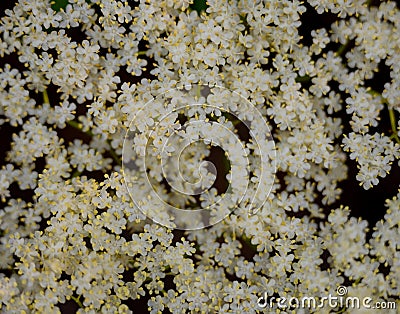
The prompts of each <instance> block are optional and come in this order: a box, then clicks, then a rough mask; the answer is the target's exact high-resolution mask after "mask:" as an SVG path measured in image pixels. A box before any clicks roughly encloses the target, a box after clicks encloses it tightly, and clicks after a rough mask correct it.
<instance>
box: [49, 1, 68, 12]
mask: <svg viewBox="0 0 400 314" xmlns="http://www.w3.org/2000/svg"><path fill="white" fill-rule="evenodd" d="M50 4H51V8H52V9H53V10H54V11H56V12H58V11H60V10H61V9H63V10H64V9H65V8H66V7H67V4H68V0H54V1H51V2H50Z"/></svg>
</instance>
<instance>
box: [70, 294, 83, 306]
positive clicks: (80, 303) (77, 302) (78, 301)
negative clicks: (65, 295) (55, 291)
mask: <svg viewBox="0 0 400 314" xmlns="http://www.w3.org/2000/svg"><path fill="white" fill-rule="evenodd" d="M80 297H81V296H79V297H77V298H75V297H74V296H71V299H72V300H74V301H75V303H76V304H78V306H79V307H80V308H83V304H82V302H81V301H80V300H79V299H80Z"/></svg>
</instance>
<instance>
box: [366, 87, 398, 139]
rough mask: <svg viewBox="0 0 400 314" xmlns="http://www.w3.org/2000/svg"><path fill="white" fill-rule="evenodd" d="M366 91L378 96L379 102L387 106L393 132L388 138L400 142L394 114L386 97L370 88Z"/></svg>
mask: <svg viewBox="0 0 400 314" xmlns="http://www.w3.org/2000/svg"><path fill="white" fill-rule="evenodd" d="M368 93H369V94H371V95H373V96H380V97H381V102H382V103H383V104H385V105H386V106H387V108H388V111H389V118H390V126H391V128H392V132H393V134H392V136H391V137H390V138H394V139H395V140H396V142H397V143H399V144H400V138H399V136H398V135H397V126H396V116H395V113H394V110H393V108H391V107H390V105H389V103H388V101H387V99H386V98H384V97H382V95H381V94H380V93H379V92H377V91H376V90H373V89H371V90H369V91H368Z"/></svg>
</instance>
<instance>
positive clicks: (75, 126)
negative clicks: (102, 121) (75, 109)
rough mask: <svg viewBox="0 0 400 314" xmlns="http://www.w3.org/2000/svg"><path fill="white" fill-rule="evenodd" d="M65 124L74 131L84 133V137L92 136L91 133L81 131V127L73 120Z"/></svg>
mask: <svg viewBox="0 0 400 314" xmlns="http://www.w3.org/2000/svg"><path fill="white" fill-rule="evenodd" d="M67 124H68V125H69V126H72V127H73V128H74V129H77V130H78V131H81V132H83V133H85V134H86V135H89V136H93V133H92V132H91V131H86V132H85V131H83V130H82V125H81V124H80V123H79V122H76V121H74V120H69V121H67Z"/></svg>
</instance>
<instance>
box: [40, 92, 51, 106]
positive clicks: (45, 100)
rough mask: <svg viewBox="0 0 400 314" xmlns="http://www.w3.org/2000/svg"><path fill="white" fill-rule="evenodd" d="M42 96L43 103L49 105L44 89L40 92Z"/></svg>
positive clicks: (47, 95)
mask: <svg viewBox="0 0 400 314" xmlns="http://www.w3.org/2000/svg"><path fill="white" fill-rule="evenodd" d="M42 95H43V103H44V104H49V105H50V100H49V94H47V90H46V89H45V90H44V91H43V92H42Z"/></svg>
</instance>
